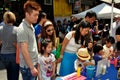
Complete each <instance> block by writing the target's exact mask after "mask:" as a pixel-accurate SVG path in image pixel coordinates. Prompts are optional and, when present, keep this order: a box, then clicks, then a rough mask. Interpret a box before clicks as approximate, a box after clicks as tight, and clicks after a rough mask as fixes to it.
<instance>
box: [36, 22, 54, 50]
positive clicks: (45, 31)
mask: <svg viewBox="0 0 120 80" xmlns="http://www.w3.org/2000/svg"><path fill="white" fill-rule="evenodd" d="M55 38H56V34H55V29H54V25H53V23H52V22H51V21H50V20H46V21H45V22H44V23H43V27H42V32H41V37H40V42H39V44H38V46H39V49H40V43H41V42H42V41H43V40H44V39H50V40H51V41H52V42H53V46H54V47H55Z"/></svg>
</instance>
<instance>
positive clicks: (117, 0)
mask: <svg viewBox="0 0 120 80" xmlns="http://www.w3.org/2000/svg"><path fill="white" fill-rule="evenodd" d="M101 1H104V2H107V3H120V0H101Z"/></svg>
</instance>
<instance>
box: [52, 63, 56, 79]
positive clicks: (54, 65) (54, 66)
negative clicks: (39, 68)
mask: <svg viewBox="0 0 120 80" xmlns="http://www.w3.org/2000/svg"><path fill="white" fill-rule="evenodd" d="M52 65H53V73H52V77H55V69H56V63H55V61H54V62H53V63H52Z"/></svg>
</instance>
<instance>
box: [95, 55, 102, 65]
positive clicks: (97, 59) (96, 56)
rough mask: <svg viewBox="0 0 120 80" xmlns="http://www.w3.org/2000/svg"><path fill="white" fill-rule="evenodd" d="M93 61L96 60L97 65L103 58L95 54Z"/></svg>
mask: <svg viewBox="0 0 120 80" xmlns="http://www.w3.org/2000/svg"><path fill="white" fill-rule="evenodd" d="M93 59H94V60H95V65H97V63H98V61H99V60H102V56H101V55H99V54H95V55H94V56H93Z"/></svg>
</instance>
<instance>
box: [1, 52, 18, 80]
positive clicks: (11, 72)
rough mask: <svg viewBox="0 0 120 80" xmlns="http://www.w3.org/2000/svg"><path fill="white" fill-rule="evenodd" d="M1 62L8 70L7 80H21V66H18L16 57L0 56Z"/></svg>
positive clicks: (10, 55)
mask: <svg viewBox="0 0 120 80" xmlns="http://www.w3.org/2000/svg"><path fill="white" fill-rule="evenodd" d="M0 60H1V62H2V63H3V65H4V66H5V68H6V70H7V80H18V79H19V64H16V55H15V53H14V54H3V53H2V54H0Z"/></svg>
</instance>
